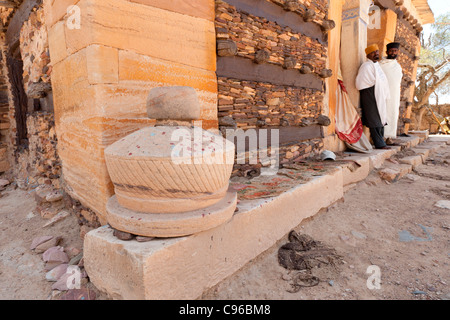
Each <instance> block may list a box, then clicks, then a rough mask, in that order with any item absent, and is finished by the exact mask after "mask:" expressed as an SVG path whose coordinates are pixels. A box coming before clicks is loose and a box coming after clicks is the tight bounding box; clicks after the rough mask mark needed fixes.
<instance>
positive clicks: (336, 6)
mask: <svg viewBox="0 0 450 320" xmlns="http://www.w3.org/2000/svg"><path fill="white" fill-rule="evenodd" d="M344 2H345V0H338V1H334V0H333V1H329V2H328V3H329V9H328V19H329V20H333V21H334V22H335V24H336V27H335V28H333V29H332V30H330V31H329V32H328V68H329V69H331V70H333V75H332V76H331V77H330V78H328V79H327V80H326V81H327V93H328V94H327V98H328V117H329V118H330V120H331V125H330V126H328V127H326V128H324V130H325V136H326V137H325V140H324V143H325V149H332V150H338V149H340V148H343V146H342V147H339V146H337V145H336V144H338V143H339V139H338V138H337V136H335V131H336V119H335V115H336V90H337V85H338V82H337V77H338V69H339V54H340V50H341V27H342V6H343V4H344ZM325 111H327V110H325Z"/></svg>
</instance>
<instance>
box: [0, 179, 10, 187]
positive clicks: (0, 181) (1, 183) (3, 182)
mask: <svg viewBox="0 0 450 320" xmlns="http://www.w3.org/2000/svg"><path fill="white" fill-rule="evenodd" d="M9 184H10V182H9V180H5V179H0V188H4V187H6V186H7V185H9Z"/></svg>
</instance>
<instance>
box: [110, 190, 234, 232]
mask: <svg viewBox="0 0 450 320" xmlns="http://www.w3.org/2000/svg"><path fill="white" fill-rule="evenodd" d="M236 205H237V193H236V192H234V191H233V190H231V189H229V190H228V192H227V194H226V196H225V197H224V198H223V199H222V200H221V201H219V202H218V203H216V204H214V205H212V206H210V207H207V208H204V209H199V210H195V211H190V212H183V213H141V212H137V211H133V210H129V209H126V208H124V207H122V206H120V204H119V202H118V201H117V198H116V196H113V197H111V198H110V199H109V201H108V204H107V207H106V210H107V219H108V223H109V224H110V225H111V226H112V227H113V228H114V229H117V230H120V231H124V232H128V233H131V234H135V235H140V236H145V237H158V238H172V237H182V236H187V235H191V234H195V233H198V232H201V231H205V230H209V229H212V228H214V227H217V226H219V225H221V224H223V223H225V222H227V221H228V220H230V219H231V218H232V216H233V214H234V212H235V210H236Z"/></svg>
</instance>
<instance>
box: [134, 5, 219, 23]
mask: <svg viewBox="0 0 450 320" xmlns="http://www.w3.org/2000/svg"><path fill="white" fill-rule="evenodd" d="M130 1H131V2H136V3H141V4H144V5H147V6H153V7H156V8H160V9H164V10H168V11H173V12H178V13H181V14H185V15H188V16H192V17H197V18H201V19H206V20H210V21H214V16H215V10H214V9H215V8H214V1H211V0H196V1H185V0H171V1H159V0H130Z"/></svg>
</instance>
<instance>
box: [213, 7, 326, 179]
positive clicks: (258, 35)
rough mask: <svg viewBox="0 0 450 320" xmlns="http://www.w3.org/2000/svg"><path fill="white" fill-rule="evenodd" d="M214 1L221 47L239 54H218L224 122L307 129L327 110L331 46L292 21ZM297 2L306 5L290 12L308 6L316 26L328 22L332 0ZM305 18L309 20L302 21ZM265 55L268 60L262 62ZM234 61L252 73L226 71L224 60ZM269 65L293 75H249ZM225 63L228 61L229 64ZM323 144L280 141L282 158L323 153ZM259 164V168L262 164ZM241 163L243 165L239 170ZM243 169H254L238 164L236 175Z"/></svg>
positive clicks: (221, 120) (220, 113)
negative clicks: (226, 73)
mask: <svg viewBox="0 0 450 320" xmlns="http://www.w3.org/2000/svg"><path fill="white" fill-rule="evenodd" d="M215 2H216V18H215V26H216V37H217V42H218V48H219V49H218V50H220V49H221V48H220V46H221V44H220V43H221V42H222V43H225V44H226V43H234V44H235V45H236V50H235V52H234V54H231V55H233V56H234V58H232V59H230V57H225V58H224V59H226V60H220V59H221V58H220V57H219V61H218V64H219V71H218V94H219V101H218V116H219V125H223V126H225V127H226V126H229V125H232V126H233V125H234V126H235V127H236V128H239V129H244V130H246V129H255V128H268V129H270V128H278V127H282V128H287V127H297V128H306V127H308V126H311V125H314V124H317V123H318V119H319V117H320V116H321V114H322V112H323V109H324V107H323V99H324V91H323V83H322V79H321V77H320V75H321V73H323V72H327V70H326V61H327V45H326V43H324V42H323V41H322V40H323V39H321V36H320V37H314V36H311V34H309V35H307V34H305V33H302V32H298V31H295V30H293V29H292V28H291V27H290V26H287V25H282V23H281V24H279V23H277V22H275V21H273V20H270V19H267V18H266V17H263V16H257V15H254V14H250V13H248V12H246V11H245V10H241V9H239V8H238V7H237V6H234V5H232V4H230V3H228V2H227V1H222V0H216V1H215ZM230 2H232V3H235V2H236V1H230ZM268 2H270V3H273V4H276V5H278V6H281V7H283V8H285V6H286V5H287V3H288V2H289V1H286V0H270V1H268ZM297 3H299V4H300V5H301V6H300V7H298V9H296V10H294V11H292V10H287V9H285V10H286V12H289V14H292V12H294V13H296V14H298V15H299V16H303V15H304V13H305V10H306V9H312V10H313V11H314V12H315V16H314V20H312V21H313V23H315V24H317V25H320V24H321V23H323V20H324V19H325V17H326V14H327V10H328V2H327V1H316V2H314V3H312V2H310V1H297ZM281 14H284V13H281ZM300 23H305V22H302V20H300ZM310 23H311V22H310ZM313 26H314V25H313ZM264 54H265V58H264ZM220 55H221V54H220V53H219V56H220ZM227 55H228V54H225V56H227ZM261 56H262V57H263V58H261ZM244 59H245V60H244ZM261 59H263V60H264V61H263V62H261V61H260V60H261ZM245 61H249V62H245ZM234 62H235V63H239V64H241V65H243V66H246V67H247V68H248V70H247V69H246V70H245V73H247V75H243V78H244V79H242V78H239V77H237V76H236V77H230V76H222V75H221V71H220V70H221V64H223V63H231V64H233V63H234ZM251 63H253V64H251ZM262 65H263V66H262ZM264 66H266V67H267V66H269V67H270V68H271V69H270V70H271V73H272V74H282V73H283V72H284V73H285V74H286V75H283V77H284V78H283V80H284V79H286V77H291V78H290V79H289V81H285V82H283V80H280V81H278V79H275V81H271V80H265V78H264V76H262V77H260V78H259V79H256V78H257V77H255V79H248V78H247V79H245V78H246V77H248V74H249V73H251V72H253V71H254V70H253V69H252V68H254V69H255V70H257V71H255V73H259V74H261V73H263V72H260V71H259V70H262V69H263V68H264ZM226 68H228V65H227V67H224V69H226ZM258 68H259V69H258ZM228 70H229V68H228ZM288 72H290V73H289V74H288ZM294 72H296V73H294ZM243 73H244V72H243ZM302 76H303V77H306V76H309V77H310V78H308V79H309V80H308V81H306V82H304V83H301V82H297V78H299V79H300V78H301V77H302ZM250 78H251V77H250ZM267 79H269V77H267ZM314 81H316V82H314ZM317 81H318V82H317ZM313 83H314V84H313ZM317 83H319V85H317ZM221 128H223V127H221ZM299 133H300V131H299ZM322 149H323V141H322V139H320V137H316V138H314V137H308V138H302V135H301V134H299V135H298V138H297V141H289V142H287V143H283V141H281V146H280V149H279V153H280V160H281V163H285V162H288V161H292V160H294V159H304V158H307V157H308V156H312V155H314V154H317V153H319V152H320V151H321V150H322ZM256 167H257V168H256V169H258V167H261V164H259V165H258V166H256ZM242 168H243V170H239V169H242ZM239 171H241V172H240V173H239ZM242 171H249V168H248V166H242V165H241V166H238V165H236V166H235V170H234V172H233V174H234V175H239V174H242Z"/></svg>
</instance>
